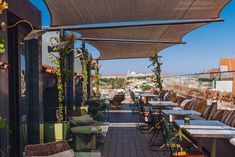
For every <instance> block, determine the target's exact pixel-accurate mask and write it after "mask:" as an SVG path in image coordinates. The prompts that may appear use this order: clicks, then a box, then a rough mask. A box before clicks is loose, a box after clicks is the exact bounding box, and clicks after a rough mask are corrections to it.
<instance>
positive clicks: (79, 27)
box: [43, 18, 224, 31]
mask: <svg viewBox="0 0 235 157" xmlns="http://www.w3.org/2000/svg"><path fill="white" fill-rule="evenodd" d="M223 21H224V19H223V18H215V19H191V20H173V21H172V20H168V21H161V22H159V21H158V20H154V21H148V22H146V21H142V22H140V21H139V22H138V23H137V22H128V23H127V22H126V23H125V22H120V23H116V24H110V23H108V24H107V23H100V24H90V25H75V26H59V27H44V28H43V30H45V31H58V30H60V29H64V30H68V31H72V30H74V31H75V30H89V29H108V28H128V27H145V26H160V25H182V24H197V23H211V22H223Z"/></svg>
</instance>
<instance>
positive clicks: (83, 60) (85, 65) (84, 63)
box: [81, 45, 89, 106]
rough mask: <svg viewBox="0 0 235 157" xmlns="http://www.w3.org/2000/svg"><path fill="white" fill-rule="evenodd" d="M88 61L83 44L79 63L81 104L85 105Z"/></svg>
mask: <svg viewBox="0 0 235 157" xmlns="http://www.w3.org/2000/svg"><path fill="white" fill-rule="evenodd" d="M88 62H89V54H88V51H87V49H85V46H84V45H83V46H82V58H81V64H82V76H83V80H82V106H84V105H85V103H86V101H87V84H88Z"/></svg>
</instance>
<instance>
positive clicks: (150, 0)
mask: <svg viewBox="0 0 235 157" xmlns="http://www.w3.org/2000/svg"><path fill="white" fill-rule="evenodd" d="M45 2H46V4H47V6H48V8H49V11H50V14H51V20H52V23H51V25H52V26H68V25H80V24H97V23H105V22H112V23H113V22H130V21H146V20H182V19H208V18H218V16H219V13H220V11H221V10H222V9H223V7H224V6H225V5H226V4H227V3H229V2H230V0H45ZM204 24H205V23H197V24H183V25H159V26H139V27H137V26H136V27H129V28H111V29H92V30H78V31H77V32H79V33H81V34H82V36H83V37H90V38H113V39H140V40H167V41H181V39H182V37H183V36H184V35H185V34H186V33H187V32H190V31H192V30H194V29H196V28H198V27H200V26H202V25H204ZM89 43H90V44H92V45H93V46H95V47H96V48H97V49H98V50H99V51H100V53H101V56H100V58H99V59H118V58H146V57H151V56H154V55H155V53H156V52H159V51H160V50H162V49H164V48H167V47H169V46H172V45H173V44H161V43H158V44H139V43H138V44H136V43H117V42H115V43H114V42H103V41H102V42H101V41H89Z"/></svg>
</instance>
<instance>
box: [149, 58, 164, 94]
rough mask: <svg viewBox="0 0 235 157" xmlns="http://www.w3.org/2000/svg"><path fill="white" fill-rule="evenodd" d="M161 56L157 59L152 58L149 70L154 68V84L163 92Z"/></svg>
mask: <svg viewBox="0 0 235 157" xmlns="http://www.w3.org/2000/svg"><path fill="white" fill-rule="evenodd" d="M160 59H161V56H158V55H156V56H155V57H151V58H150V59H149V61H150V62H151V64H150V65H149V66H148V68H150V67H153V69H152V72H153V73H154V78H153V82H154V84H155V86H156V87H157V88H159V90H160V92H161V91H162V90H163V86H162V78H161V65H162V63H161V61H160Z"/></svg>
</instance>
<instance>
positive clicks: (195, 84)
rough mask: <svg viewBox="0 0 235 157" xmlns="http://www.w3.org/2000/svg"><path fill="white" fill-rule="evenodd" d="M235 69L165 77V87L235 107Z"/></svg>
mask: <svg viewBox="0 0 235 157" xmlns="http://www.w3.org/2000/svg"><path fill="white" fill-rule="evenodd" d="M234 74H235V71H226V72H209V73H196V74H185V75H172V76H165V77H163V84H164V86H165V88H167V89H170V90H173V91H176V92H177V93H178V94H182V95H186V96H192V97H199V98H205V99H207V100H211V101H217V102H218V103H219V104H220V107H222V108H223V107H225V108H234V107H235V75H234Z"/></svg>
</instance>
